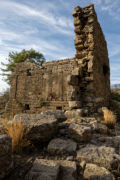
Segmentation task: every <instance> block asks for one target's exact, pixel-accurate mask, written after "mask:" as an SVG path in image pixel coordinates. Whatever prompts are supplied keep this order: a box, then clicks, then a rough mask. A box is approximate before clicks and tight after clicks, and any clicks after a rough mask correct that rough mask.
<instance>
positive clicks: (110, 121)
mask: <svg viewBox="0 0 120 180" xmlns="http://www.w3.org/2000/svg"><path fill="white" fill-rule="evenodd" d="M103 115H104V122H105V124H106V125H107V126H108V127H109V128H113V127H115V124H116V115H115V114H114V113H113V112H112V111H110V110H109V109H107V108H105V107H104V108H103Z"/></svg>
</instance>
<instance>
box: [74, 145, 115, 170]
mask: <svg viewBox="0 0 120 180" xmlns="http://www.w3.org/2000/svg"><path fill="white" fill-rule="evenodd" d="M114 155H115V149H114V148H112V147H106V146H97V145H93V144H87V145H86V146H85V147H83V148H80V150H78V151H77V160H78V161H83V160H85V161H86V162H87V163H93V164H97V165H98V166H103V167H105V168H107V169H111V168H117V167H116V160H115V159H114Z"/></svg>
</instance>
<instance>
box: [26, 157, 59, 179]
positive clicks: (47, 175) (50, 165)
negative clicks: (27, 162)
mask: <svg viewBox="0 0 120 180" xmlns="http://www.w3.org/2000/svg"><path fill="white" fill-rule="evenodd" d="M58 174H59V164H58V163H57V162H56V161H53V160H45V159H36V160H35V161H34V163H33V167H32V168H31V170H30V171H29V172H28V174H27V175H26V177H25V180H31V179H32V180H57V178H58Z"/></svg>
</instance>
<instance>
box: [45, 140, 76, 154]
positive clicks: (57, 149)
mask: <svg viewBox="0 0 120 180" xmlns="http://www.w3.org/2000/svg"><path fill="white" fill-rule="evenodd" d="M76 149H77V144H76V143H75V142H74V141H72V140H70V139H60V138H57V139H53V140H51V141H50V143H49V144H48V151H49V153H50V154H53V155H54V154H61V155H62V154H74V153H75V151H76Z"/></svg>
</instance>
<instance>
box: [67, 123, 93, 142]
mask: <svg viewBox="0 0 120 180" xmlns="http://www.w3.org/2000/svg"><path fill="white" fill-rule="evenodd" d="M68 131H69V136H70V137H71V138H72V139H74V140H75V141H76V142H86V141H90V139H91V137H92V129H91V126H90V125H82V124H76V123H72V124H70V126H69V130H68Z"/></svg>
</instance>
